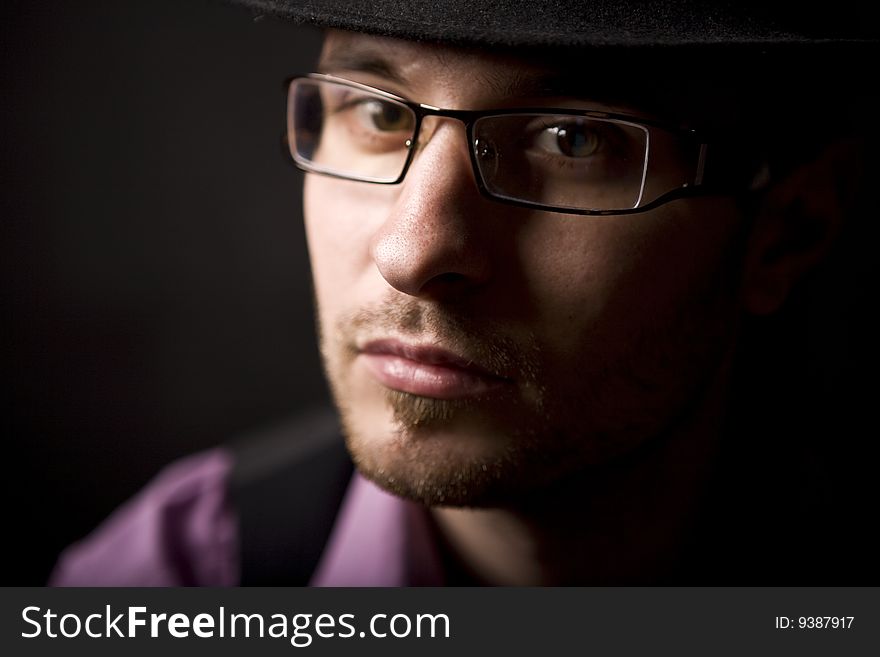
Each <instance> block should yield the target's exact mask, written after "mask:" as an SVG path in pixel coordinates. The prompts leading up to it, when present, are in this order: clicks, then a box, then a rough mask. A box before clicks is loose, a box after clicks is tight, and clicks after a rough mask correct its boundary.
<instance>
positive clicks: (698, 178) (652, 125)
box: [283, 73, 718, 216]
mask: <svg viewBox="0 0 880 657" xmlns="http://www.w3.org/2000/svg"><path fill="white" fill-rule="evenodd" d="M302 79H308V80H323V81H326V82H333V83H335V84H341V85H344V86H348V87H351V88H353V89H357V90H359V91H364V92H368V93H372V94H375V95H377V96H380V97H382V98H387V99H389V100H392V101H394V102H396V103H400V104H401V105H404V106H406V107H407V108H409V110H410V111H412V113H413V115H414V116H415V125H414V126H413V136H412V138H411V139H409V140H408V143H407V144H406V146H407V151H408V152H407V156H406V160H405V162H404V164H403V168H402V170H401V172H400V175H399V176H398V177H397V178H395V179H394V180H372V179H369V178H364V177H359V176H353V175H346V174H341V173H336V172H333V171H328V170H325V169H322V168H321V167H318V166H315V165H312V164H310V163H309V162H307V161H305V160H303V159H301V158H299V157H297V154H296V153H294V149H293V148H291V144H290V139H289V128H288V130H286V131H285V133H284V138H283V146H284V150H285V152H286V155H287V157H288V159H289V160H290V161H292V163H293V164H294V165H296V166H297V167H298V168H299V169H301V170H302V171H305V172H308V173H317V174H320V175H324V176H330V177H332V178H339V179H342V180H353V181H357V182H365V183H370V184H374V185H398V184H400V183H401V182H403V179H404V178H405V177H406V174H407V172H408V171H409V168H410V165H411V164H412V162H413V160H414V159H415V154H416V150H417V149H416V148H414V146H415V145H416V143H417V142H418V136H419V133H420V132H421V129H422V122H423V121H424V119H425V118H427V117H429V116H437V117H442V118H447V119H454V120H457V121H460V122H461V123H463V124H464V127H465V134H466V136H467V141H468V154H469V156H470V160H471V167H472V169H473V174H474V181H475V182H476V184H477V188H478V189H479V191H480V193H481V194H482V195H483V196H485V197H486V198H489V199H492V200H493V201H498V202H499V203H506V204H508V205H515V206H518V207H524V208H532V209H537V210H544V211H548V212H559V213H563V214H574V215H585V216H603V215H624V214H638V213H641V212H647V211H649V210H653V209H654V208H656V207H658V206H660V205H663V204H665V203H668V202H670V201H673V200H676V199H680V198H689V197H694V196H705V195H710V194H715V193H718V191H717V190H714V189H712V188H711V187H709V186H707V185H706V184H705V182H704V179H703V178H704V172H705V165H706V155H707V151H708V148H709V144H708V143H706V142H704V141H701V139H700V137H699V133H698V131H696V130H693V129H691V128H683V127H681V126H674V125H671V124H669V123H665V122H662V121H654V120H651V119H645V118H642V117H636V116H632V115H629V114H620V113H616V112H607V111H604V110H595V109H572V108H570V107H569V108H554V107H512V108H501V109H486V110H456V109H444V108H441V107H435V106H434V105H428V104H426V103H415V102H412V101H410V100H408V99H406V98H403V97H401V96H398V95H396V94H393V93H390V92H388V91H384V90H383V89H378V88H376V87H373V86H370V85H367V84H361V83H360V82H354V81H352V80H347V79H345V78H339V77H336V76H334V75H328V74H326V73H303V74H298V75H292V76H290V77H289V78H287V79H286V80H285V81H284V88H285V92H286V94H287V107H286V116H287V120H289V117H290V92H291V87H292V85H293V83H294V82H296V81H297V80H302ZM517 114H554V115H559V116H578V117H587V118H595V119H600V120H610V121H617V122H620V123H623V124H627V125H630V126H635V127H638V128H642V129H644V130H645V131H646V140H647V141H646V144H645V163H644V170H643V173H642V184H641V189H640V190H639V202H641V198H642V196H643V195H644V192H645V186H646V185H645V183H646V181H647V179H648V163H649V159H650V153H651V131H652V130H662V131H664V132H668V133H672V134H673V135H675V136H676V137H677V138H679V139H689V140H692V141H694V143H696V144H699V154H698V156H697V158H698V161H697V166H696V172H695V175H694V179H693V181H691V182H687V183H684V184H683V185H682V186H680V187H677V188H675V189H672V190H670V191H668V192H666V193H664V194H661V195H660V196H658V197H657V198H656V199H654V200H653V201H651V202H649V203H646V204H645V205H636V207H633V208H621V209H615V210H589V209H580V208H570V207H564V206H555V205H547V204H544V203H537V202H535V201H526V200H522V199H516V198H511V197H507V196H502V195H499V194H496V193H494V192H492V191H491V190H489V189H488V187H487V186H486V183H485V182H484V180H483V174H482V172H481V171H480V166H479V164H478V162H477V152H476V151H477V149H476V145H477V140H476V139H475V138H474V124H475V123H476V122H477V121H478V120H480V119H483V118H486V117H492V116H513V115H517Z"/></svg>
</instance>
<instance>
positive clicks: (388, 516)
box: [54, 2, 871, 586]
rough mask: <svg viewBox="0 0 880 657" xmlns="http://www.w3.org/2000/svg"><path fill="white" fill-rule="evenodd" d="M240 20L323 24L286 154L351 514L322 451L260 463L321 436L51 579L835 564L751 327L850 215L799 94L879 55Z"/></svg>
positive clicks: (625, 15) (242, 466)
mask: <svg viewBox="0 0 880 657" xmlns="http://www.w3.org/2000/svg"><path fill="white" fill-rule="evenodd" d="M248 4H252V5H257V6H261V5H268V4H271V5H272V6H273V7H276V8H277V7H280V9H279V11H280V12H281V13H283V14H287V15H289V16H291V17H293V18H296V19H298V20H307V21H313V22H318V23H319V24H320V25H323V26H326V27H328V28H329V29H328V31H327V33H326V40H325V45H324V49H323V52H322V55H321V59H320V62H319V64H318V73H315V74H311V75H307V76H300V77H297V78H294V79H293V80H292V81H291V83H290V86H289V92H288V117H287V120H288V131H287V139H288V142H289V147H290V151H291V154H292V156H293V158H294V160H295V161H296V163H297V164H298V165H299V166H300V167H301V168H302V169H304V170H306V171H307V172H308V173H307V175H306V179H305V220H306V229H307V235H308V240H309V250H310V257H311V261H312V268H313V274H314V283H315V292H316V299H317V307H318V322H319V326H320V336H321V349H322V354H323V357H324V361H325V366H326V371H327V375H328V379H329V381H330V384H331V388H332V391H333V394H334V399H335V402H336V406H337V408H338V413H339V418H340V420H341V426H342V434H343V435H344V437H345V440H346V444H347V448H348V451H349V453H350V455H351V457H352V460H353V461H354V463H355V465H356V467H357V474H355V475H354V476H353V478H352V479H351V483H350V485H347V488H345V491H344V497H343V487H342V486H338V485H335V484H333V481H334V480H337V479H340V478H341V479H344V480H345V481H346V482H347V479H348V475H347V471H346V470H345V467H344V461H342V460H340V459H337V458H336V457H335V456H332V454H333V453H334V452H333V451H332V450H333V448H332V447H330V448H329V450H330V451H327V450H326V449H324V448H323V447H314V448H306V447H303V448H299V447H297V448H295V449H294V451H297V452H302V453H298V454H297V455H296V458H291V459H287V458H283V457H282V454H289V453H290V452H291V445H303V444H310V442H320V441H315V436H316V435H319V434H321V435H322V434H324V433H327V431H326V430H325V429H323V428H320V427H318V426H317V425H315V424H312V425H308V426H306V427H304V428H303V427H301V428H299V429H297V431H296V433H297V434H299V436H297V435H284V436H283V437H280V438H279V437H277V436H276V437H274V438H273V444H274V446H272V447H264V448H258V447H254V446H249V447H246V448H244V449H245V450H246V451H247V450H250V451H249V452H248V453H239V454H230V453H229V452H225V451H218V452H212V453H211V454H208V455H200V456H197V457H194V458H193V459H191V460H190V461H188V462H185V463H183V464H180V465H178V466H176V467H175V468H174V469H172V470H171V471H169V472H168V473H166V474H165V475H164V476H163V477H162V478H160V480H158V481H157V482H156V483H155V484H153V485H152V486H151V487H150V488H149V489H148V490H147V491H146V492H145V493H144V494H142V495H141V496H140V497H139V498H137V499H136V500H135V501H133V502H132V503H131V504H130V505H129V506H128V507H126V508H125V509H123V510H122V511H120V512H119V513H117V514H116V515H115V516H114V517H113V518H112V519H111V520H110V521H109V523H108V524H107V525H106V526H105V527H104V528H103V529H101V530H99V531H98V533H96V534H95V535H94V536H93V537H91V538H90V539H88V540H87V541H86V542H85V543H83V544H81V545H80V546H77V547H75V548H74V549H73V550H72V551H71V552H70V553H69V554H68V555H67V556H66V557H65V559H64V560H62V562H61V564H60V566H59V569H58V570H57V571H56V575H55V578H54V581H55V582H56V583H59V584H159V585H161V584H166V585H168V584H206V585H210V584H236V583H241V582H248V581H262V582H268V583H273V582H274V583H282V582H288V583H290V582H293V583H307V582H309V583H312V584H315V585H359V584H365V585H379V586H391V585H410V584H441V583H447V584H454V583H482V584H511V585H551V584H631V583H731V578H732V577H736V578H738V577H740V576H746V577H751V578H752V579H751V580H750V581H746V582H744V583H776V581H773V582H768V581H766V580H762V579H760V578H763V577H767V576H768V575H769V574H770V573H773V572H775V573H776V576H777V577H782V578H786V580H787V579H788V578H790V577H792V576H794V575H795V574H796V573H797V572H799V568H801V567H803V566H804V564H807V563H810V562H811V561H812V560H814V559H815V558H816V556H817V555H824V556H825V557H829V558H830V554H829V553H828V550H831V549H833V548H839V547H840V545H839V542H835V541H832V540H830V539H829V537H828V536H827V535H826V536H820V537H818V538H817V537H816V536H815V532H816V531H817V526H816V525H815V524H812V520H810V517H811V515H810V513H803V512H802V509H800V508H792V505H796V504H797V503H798V501H799V500H802V499H804V498H803V497H802V496H803V495H813V496H814V498H815V499H819V500H820V502H821V504H823V505H824V504H829V503H830V500H831V499H833V498H831V497H829V496H828V495H826V492H827V491H824V490H818V492H817V490H816V487H815V483H816V479H815V478H812V479H811V478H806V479H805V478H804V477H802V476H801V471H802V470H803V469H804V468H808V467H810V464H811V463H813V461H811V460H810V456H811V452H810V448H811V447H812V444H811V443H810V442H809V441H806V440H805V441H803V442H804V443H806V444H802V445H799V449H798V450H797V452H796V453H794V454H792V453H789V454H787V456H784V455H783V454H782V452H784V451H785V450H787V449H788V447H790V446H791V444H792V442H791V440H789V439H788V438H787V437H786V436H784V435H782V433H785V432H793V433H797V431H798V428H797V427H796V426H795V425H793V424H791V421H790V418H789V417H788V416H786V415H785V413H787V412H788V411H789V410H790V409H789V408H788V407H787V406H786V405H785V403H784V402H783V401H781V400H780V401H779V403H775V402H774V403H769V404H768V403H767V402H766V400H765V398H762V396H761V394H760V393H761V392H762V389H761V388H760V386H758V385H756V381H755V379H749V378H748V374H749V370H748V366H747V364H744V363H747V362H748V361H745V360H744V359H745V358H746V357H747V356H748V355H749V354H748V353H746V349H745V346H744V344H745V343H744V335H745V333H746V330H745V324H746V323H747V321H748V320H747V318H748V317H752V316H762V315H769V314H772V313H775V312H777V311H778V310H780V308H782V307H783V306H784V305H785V303H786V301H787V299H788V298H789V297H790V295H791V294H792V291H793V290H794V289H795V288H796V287H797V285H798V283H799V282H800V281H801V279H802V278H804V276H805V275H806V274H807V272H809V271H810V270H811V269H812V268H813V266H814V265H816V263H818V262H819V261H821V260H822V259H823V257H824V256H825V254H826V252H827V251H828V249H829V248H830V245H831V244H832V243H833V240H834V237H835V235H836V234H837V232H838V231H839V229H840V225H841V222H842V220H843V218H844V217H845V216H846V214H847V212H848V210H850V208H849V204H850V197H851V196H852V195H853V189H854V185H855V180H856V179H857V177H858V175H857V174H858V173H859V172H860V170H861V168H860V167H861V166H862V165H861V163H860V157H861V155H862V146H861V142H860V141H859V140H858V139H857V138H856V137H857V136H858V135H857V134H856V130H854V128H853V126H854V125H856V124H857V118H858V117H855V118H851V117H849V116H848V115H847V112H838V113H837V114H836V115H835V116H834V118H833V120H830V121H829V120H827V119H828V117H826V116H822V117H821V119H817V116H816V113H815V111H806V107H807V105H805V104H804V102H805V101H809V100H810V99H811V98H812V99H813V100H815V88H807V87H804V86H803V82H804V81H805V80H807V79H810V78H813V79H815V78H817V77H819V78H821V79H824V80H826V82H827V81H828V80H827V79H826V78H825V76H826V74H827V71H828V69H830V68H831V67H830V65H831V64H833V63H834V62H835V61H837V60H836V59H834V58H836V57H845V56H846V55H847V53H848V52H850V51H849V50H847V48H851V49H853V50H858V49H860V48H863V49H867V48H870V47H871V46H870V44H868V43H867V42H864V41H863V40H861V39H855V40H850V42H849V43H846V44H845V46H846V47H843V46H840V42H844V41H847V39H845V38H842V37H840V33H839V32H834V33H833V35H832V33H831V32H827V33H826V32H820V33H814V32H809V31H806V32H805V31H797V30H796V29H795V28H791V26H790V25H788V24H786V23H783V24H782V26H781V25H780V24H779V23H778V22H774V21H778V20H780V17H779V16H761V15H759V16H757V17H754V16H753V17H750V20H741V19H739V18H737V17H736V16H735V15H725V13H724V11H723V9H724V7H723V6H722V7H712V8H711V9H712V10H711V11H710V10H709V8H706V7H705V6H701V7H700V10H702V11H705V12H706V14H705V15H701V14H699V13H696V14H695V13H693V11H692V10H694V9H695V8H694V7H693V6H692V3H684V2H681V3H679V2H669V3H665V4H664V5H663V6H664V7H665V8H666V9H667V10H669V11H668V12H667V13H663V12H659V10H657V9H656V8H655V9H654V10H652V11H651V12H647V11H646V10H644V8H641V7H640V5H638V4H635V5H634V6H630V5H629V4H627V3H600V4H602V9H603V11H599V10H598V9H597V11H595V12H594V13H591V14H590V16H584V12H583V11H576V10H582V9H583V8H582V7H580V4H581V3H567V4H566V3H562V4H563V5H564V6H563V7H561V8H560V11H559V12H558V13H554V14H553V15H552V16H545V15H535V16H529V15H523V12H522V11H521V8H518V7H516V3H497V2H493V3H476V4H474V3H469V4H468V5H467V7H466V8H463V7H462V6H460V5H458V4H456V3H452V4H453V5H454V8H455V9H456V10H457V12H456V11H452V12H449V13H447V14H442V13H438V12H440V9H442V8H443V7H439V8H438V5H437V4H436V3H431V7H428V6H423V3H421V2H414V3H410V4H409V5H407V6H406V7H405V8H403V9H402V10H401V11H402V12H403V15H402V16H401V17H400V20H395V21H390V19H389V18H386V16H391V15H392V14H391V13H390V12H391V9H390V8H388V7H386V8H383V9H382V11H378V10H376V9H375V7H374V5H371V7H373V9H370V10H367V9H363V10H361V11H357V12H355V11H353V10H350V9H347V8H346V5H345V4H341V5H340V6H339V7H335V6H334V5H335V3H330V4H329V5H327V4H323V5H321V7H322V8H321V9H320V11H318V10H316V9H314V8H311V7H310V5H309V3H300V2H282V3H261V2H251V3H248ZM484 4H485V5H486V7H485V11H483V9H484V7H483V5H484ZM301 5H304V6H301ZM441 5H442V3H441ZM569 5H570V6H569ZM490 6H491V10H490ZM565 8H568V9H569V10H571V11H572V12H573V13H570V14H569V13H566V12H565V11H562V10H563V9H565ZM374 12H375V13H374ZM478 18H479V20H478ZM569 18H570V20H569ZM563 19H565V20H563ZM480 21H484V22H480ZM799 27H800V29H802V28H803V26H802V25H801V26H799ZM833 27H834V29H835V30H837V29H838V28H839V26H833ZM783 28H785V29H783ZM789 28H791V29H792V30H794V31H789ZM814 28H815V26H810V29H814ZM829 29H831V28H829ZM829 36H834V39H830V41H831V45H830V44H829V43H827V42H828V41H829ZM848 36H852V35H851V34H848ZM857 36H859V37H862V36H863V35H857ZM814 42H815V43H814ZM819 42H826V43H824V44H823V45H819ZM834 44H836V45H837V46H840V47H839V49H835V48H832V45H834ZM823 48H824V49H823ZM829 58H830V59H829ZM808 62H809V64H808ZM793 64H799V65H800V66H802V67H803V68H800V69H791V68H790V67H791V66H792V65H793ZM808 65H809V71H808V75H807V67H808ZM853 107H858V105H854V106H853ZM820 114H821V113H820ZM818 120H823V121H825V123H823V124H822V129H821V130H819V129H817V121H818ZM749 353H754V352H749ZM773 371H774V370H773V369H772V368H770V369H767V368H765V369H763V370H761V372H762V377H767V378H766V380H767V381H771V382H774V383H775V382H776V381H777V380H776V379H772V376H771V374H770V373H772V372H773ZM752 374H753V373H752ZM786 380H788V379H786ZM741 381H745V382H746V384H747V385H745V386H743V385H742V384H741V383H740V382H741ZM763 382H764V381H758V383H763ZM790 398H791V399H795V396H794V395H791V397H790ZM768 411H773V413H768ZM779 417H783V418H784V419H783V420H781V421H780V420H778V419H774V418H779ZM330 433H333V432H332V431H330ZM799 435H801V436H803V435H805V434H799ZM756 436H760V440H756ZM774 436H775V438H774ZM279 440H280V441H281V442H282V443H283V444H282V445H281V446H279V444H278V442H279ZM261 450H262V451H261ZM328 454H330V455H331V456H328ZM267 462H270V463H271V467H270V466H267V465H266V463H267ZM254 463H256V464H257V465H253V464H254ZM328 463H329V464H331V465H327V464H328ZM340 463H342V464H343V465H341V466H340V465H338V464H340ZM340 473H341V474H340ZM805 483H806V488H804V484H805ZM805 490H806V491H807V492H806V493H804V491H805ZM230 491H232V493H230ZM303 497H306V498H307V500H308V502H307V503H304V500H303ZM814 498H809V499H814ZM311 504H317V505H318V506H319V507H321V508H322V510H321V511H320V512H318V511H314V510H307V511H302V510H298V508H299V507H302V506H304V505H305V506H309V505H311ZM323 505H326V507H327V508H326V510H323ZM822 508H825V507H824V506H823V507H822ZM783 509H784V510H783ZM831 526H832V525H831V524H825V523H823V524H821V525H820V527H831ZM833 526H834V527H835V528H836V529H835V530H837V529H839V527H838V526H837V524H834V525H833ZM837 536H838V537H839V536H840V535H839V534H838V535H837ZM304 546H305V547H304ZM843 552H845V550H841V551H840V554H842V553H843ZM835 554H837V553H835ZM838 556H839V555H838ZM242 560H243V561H244V565H242ZM781 560H785V564H784V566H782V565H780V561H781ZM823 568H826V566H823ZM827 568H828V570H827V572H828V573H832V574H833V573H834V572H835V571H834V570H833V569H831V568H830V567H827ZM820 570H821V569H820ZM253 573H258V574H257V575H254V576H252V575H253ZM755 578H758V579H755ZM733 581H742V580H739V579H736V580H733Z"/></svg>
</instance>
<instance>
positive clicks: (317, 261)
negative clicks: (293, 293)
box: [303, 175, 381, 316]
mask: <svg viewBox="0 0 880 657" xmlns="http://www.w3.org/2000/svg"><path fill="white" fill-rule="evenodd" d="M365 188H366V190H365ZM371 189H372V188H371V187H370V186H368V185H364V184H363V183H352V182H348V181H342V180H336V179H333V178H328V177H326V176H318V175H306V180H305V186H304V189H303V199H304V216H305V226H306V238H307V240H308V248H309V257H310V259H311V264H312V277H313V279H314V285H315V295H316V297H317V299H318V302H319V309H320V311H321V313H322V315H325V316H326V314H328V313H329V314H335V313H336V310H335V309H336V308H337V307H340V306H342V307H344V305H345V302H346V294H347V293H354V292H355V291H356V290H357V289H358V286H360V285H362V284H363V279H364V278H365V273H366V272H368V271H370V270H371V263H372V260H371V258H370V239H371V236H372V235H373V232H374V231H375V223H376V216H375V215H377V214H378V212H379V211H381V204H379V203H377V199H370V198H364V196H365V195H366V196H369V192H370V190H371ZM365 191H366V192H367V193H366V194H365Z"/></svg>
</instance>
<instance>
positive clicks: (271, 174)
mask: <svg viewBox="0 0 880 657" xmlns="http://www.w3.org/2000/svg"><path fill="white" fill-rule="evenodd" d="M0 6H2V23H0V24H2V28H0V29H2V57H0V60H2V93H3V98H2V100H0V108H2V109H0V111H2V127H3V138H2V165H0V166H2V170H0V181H2V195H0V198H2V200H0V204H2V205H0V217H2V220H0V222H2V235H3V238H2V245H3V246H2V265H0V267H2V269H0V272H2V294H3V339H2V342H3V354H4V361H5V364H4V365H3V372H4V374H3V380H4V384H5V386H4V387H5V394H4V402H5V411H4V422H3V435H2V440H3V442H4V444H5V446H4V450H3V453H4V455H5V456H4V458H3V465H4V467H3V471H4V475H3V485H4V489H5V490H6V492H5V494H4V496H3V505H4V509H5V513H4V515H5V520H4V522H3V525H5V526H6V527H7V528H8V529H7V531H4V532H3V534H4V538H3V542H4V544H5V546H4V547H5V550H9V551H10V557H9V558H8V559H6V560H4V562H5V563H6V564H7V569H6V572H5V574H4V576H3V582H2V583H3V584H41V583H42V582H43V581H45V578H46V576H47V575H48V571H49V569H50V568H51V565H52V563H53V561H54V559H55V556H56V554H57V552H58V551H59V550H60V549H61V547H62V546H64V545H65V544H67V543H69V542H70V541H72V540H75V539H77V538H79V537H80V536H81V535H83V534H84V533H85V532H87V531H88V530H89V529H90V528H92V527H93V526H94V525H95V524H96V523H98V522H99V521H100V520H101V519H102V518H103V517H104V516H105V515H106V514H107V513H109V512H110V511H111V510H112V509H113V508H114V507H115V506H117V505H118V504H119V503H120V502H121V501H122V500H124V499H125V498H127V497H128V496H130V495H131V494H132V493H134V492H135V491H136V490H137V489H138V488H140V487H141V486H142V485H143V484H144V483H145V482H146V481H147V480H148V479H149V478H150V477H151V476H152V475H153V474H155V472H156V471H157V470H158V469H159V468H160V467H161V466H162V465H164V464H166V463H167V462H168V461H170V460H172V459H173V458H175V457H177V456H180V455H183V454H187V453H190V452H193V451H196V450H199V449H202V448H205V447H208V446H211V445H215V444H218V443H220V442H222V441H226V440H228V439H230V438H233V437H234V436H235V435H236V434H238V433H239V432H242V431H245V430H250V429H253V428H258V427H260V426H262V425H266V424H272V423H274V422H275V421H277V420H279V419H280V418H282V417H284V416H286V415H288V414H291V413H294V412H296V410H297V409H299V408H302V407H304V406H307V405H309V404H312V403H314V402H315V401H317V400H321V399H323V398H324V397H325V396H326V389H325V386H324V382H323V378H322V376H321V371H320V364H319V360H318V356H317V352H316V348H315V338H314V326H313V320H312V300H311V281H310V278H309V269H308V260H307V253H306V247H305V242H304V235H303V229H302V220H301V210H300V204H301V197H300V188H301V183H302V178H301V175H300V174H299V173H298V172H297V171H296V170H295V169H294V168H293V167H292V166H291V165H290V164H289V163H288V162H287V161H286V159H285V158H284V157H283V156H282V149H281V147H280V143H281V135H282V130H283V124H284V90H283V81H284V79H285V77H286V76H288V75H290V74H293V73H296V72H300V71H303V70H308V69H310V68H311V64H312V62H313V59H314V57H315V54H316V52H317V47H318V44H319V34H317V33H316V32H311V31H307V30H302V29H293V28H292V27H290V26H288V25H285V24H282V23H280V22H276V21H274V20H270V19H266V20H256V21H255V20H254V16H253V15H252V14H251V13H250V12H249V11H247V10H243V9H240V8H236V7H230V6H226V5H224V4H223V3H221V2H211V1H209V0H189V1H186V2H181V1H179V0H159V1H156V0H151V1H150V2H146V1H131V0H126V1H125V2H118V1H117V0H105V1H92V2H75V3H71V2H60V1H59V2H42V3H34V2H4V3H3V4H2V5H0Z"/></svg>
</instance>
